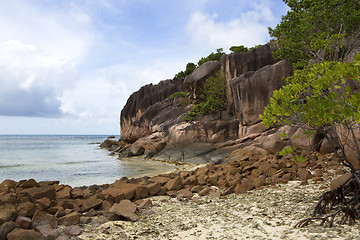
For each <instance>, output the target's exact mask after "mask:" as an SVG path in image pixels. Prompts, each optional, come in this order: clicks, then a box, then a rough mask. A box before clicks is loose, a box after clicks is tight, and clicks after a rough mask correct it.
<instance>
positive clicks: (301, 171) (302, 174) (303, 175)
mask: <svg viewBox="0 0 360 240" xmlns="http://www.w3.org/2000/svg"><path fill="white" fill-rule="evenodd" d="M296 174H297V176H298V177H299V178H300V179H301V180H303V181H306V180H308V179H310V178H311V177H312V174H311V173H310V172H309V171H308V170H306V169H305V168H302V169H299V170H298V171H297V173H296Z"/></svg>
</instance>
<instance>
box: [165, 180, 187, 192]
mask: <svg viewBox="0 0 360 240" xmlns="http://www.w3.org/2000/svg"><path fill="white" fill-rule="evenodd" d="M182 186H183V183H182V180H181V178H180V177H175V178H172V179H171V180H169V181H168V182H167V183H166V184H165V188H166V189H167V190H169V191H172V190H180V189H181V188H182Z"/></svg>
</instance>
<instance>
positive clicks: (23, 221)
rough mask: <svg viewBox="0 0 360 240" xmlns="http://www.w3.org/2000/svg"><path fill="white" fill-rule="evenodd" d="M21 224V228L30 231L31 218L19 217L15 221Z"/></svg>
mask: <svg viewBox="0 0 360 240" xmlns="http://www.w3.org/2000/svg"><path fill="white" fill-rule="evenodd" d="M15 222H16V223H17V224H19V226H20V228H24V229H29V228H30V226H31V218H28V217H23V216H18V217H17V218H16V220H15Z"/></svg>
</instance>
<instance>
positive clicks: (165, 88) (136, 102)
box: [120, 79, 184, 143]
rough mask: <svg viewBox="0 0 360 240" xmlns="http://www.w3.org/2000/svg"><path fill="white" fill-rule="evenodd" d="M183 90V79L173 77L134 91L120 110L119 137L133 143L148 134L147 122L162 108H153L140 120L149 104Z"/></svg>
mask: <svg viewBox="0 0 360 240" xmlns="http://www.w3.org/2000/svg"><path fill="white" fill-rule="evenodd" d="M183 90H184V87H183V80H182V79H173V80H165V81H161V82H159V83H158V84H157V85H153V84H148V85H146V86H143V87H141V88H140V89H139V90H138V91H137V92H134V93H133V94H132V95H131V96H130V97H129V99H128V100H127V103H126V105H125V106H124V108H123V109H122V110H121V116H120V129H121V139H122V140H124V141H127V142H131V143H133V142H135V141H136V140H137V139H138V138H141V137H145V136H147V135H149V133H150V132H149V125H148V123H149V122H150V120H151V119H153V118H154V116H156V114H157V113H159V112H161V111H162V110H163V109H164V108H160V107H159V108H158V109H156V110H155V109H154V110H155V111H151V112H149V113H148V116H144V117H143V118H142V119H141V120H140V118H141V117H142V116H143V115H144V113H145V112H146V111H147V110H148V109H149V107H150V106H151V105H154V104H155V103H157V102H162V101H163V100H165V99H166V98H167V97H168V96H170V95H171V94H173V93H175V92H181V91H183Z"/></svg>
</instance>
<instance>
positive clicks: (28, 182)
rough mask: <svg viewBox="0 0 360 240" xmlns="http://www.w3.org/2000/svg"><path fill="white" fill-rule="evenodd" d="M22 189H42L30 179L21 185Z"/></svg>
mask: <svg viewBox="0 0 360 240" xmlns="http://www.w3.org/2000/svg"><path fill="white" fill-rule="evenodd" d="M20 187H21V188H32V187H40V185H39V183H37V182H36V181H35V180H34V179H29V180H26V181H25V182H23V183H22V184H20Z"/></svg>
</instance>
